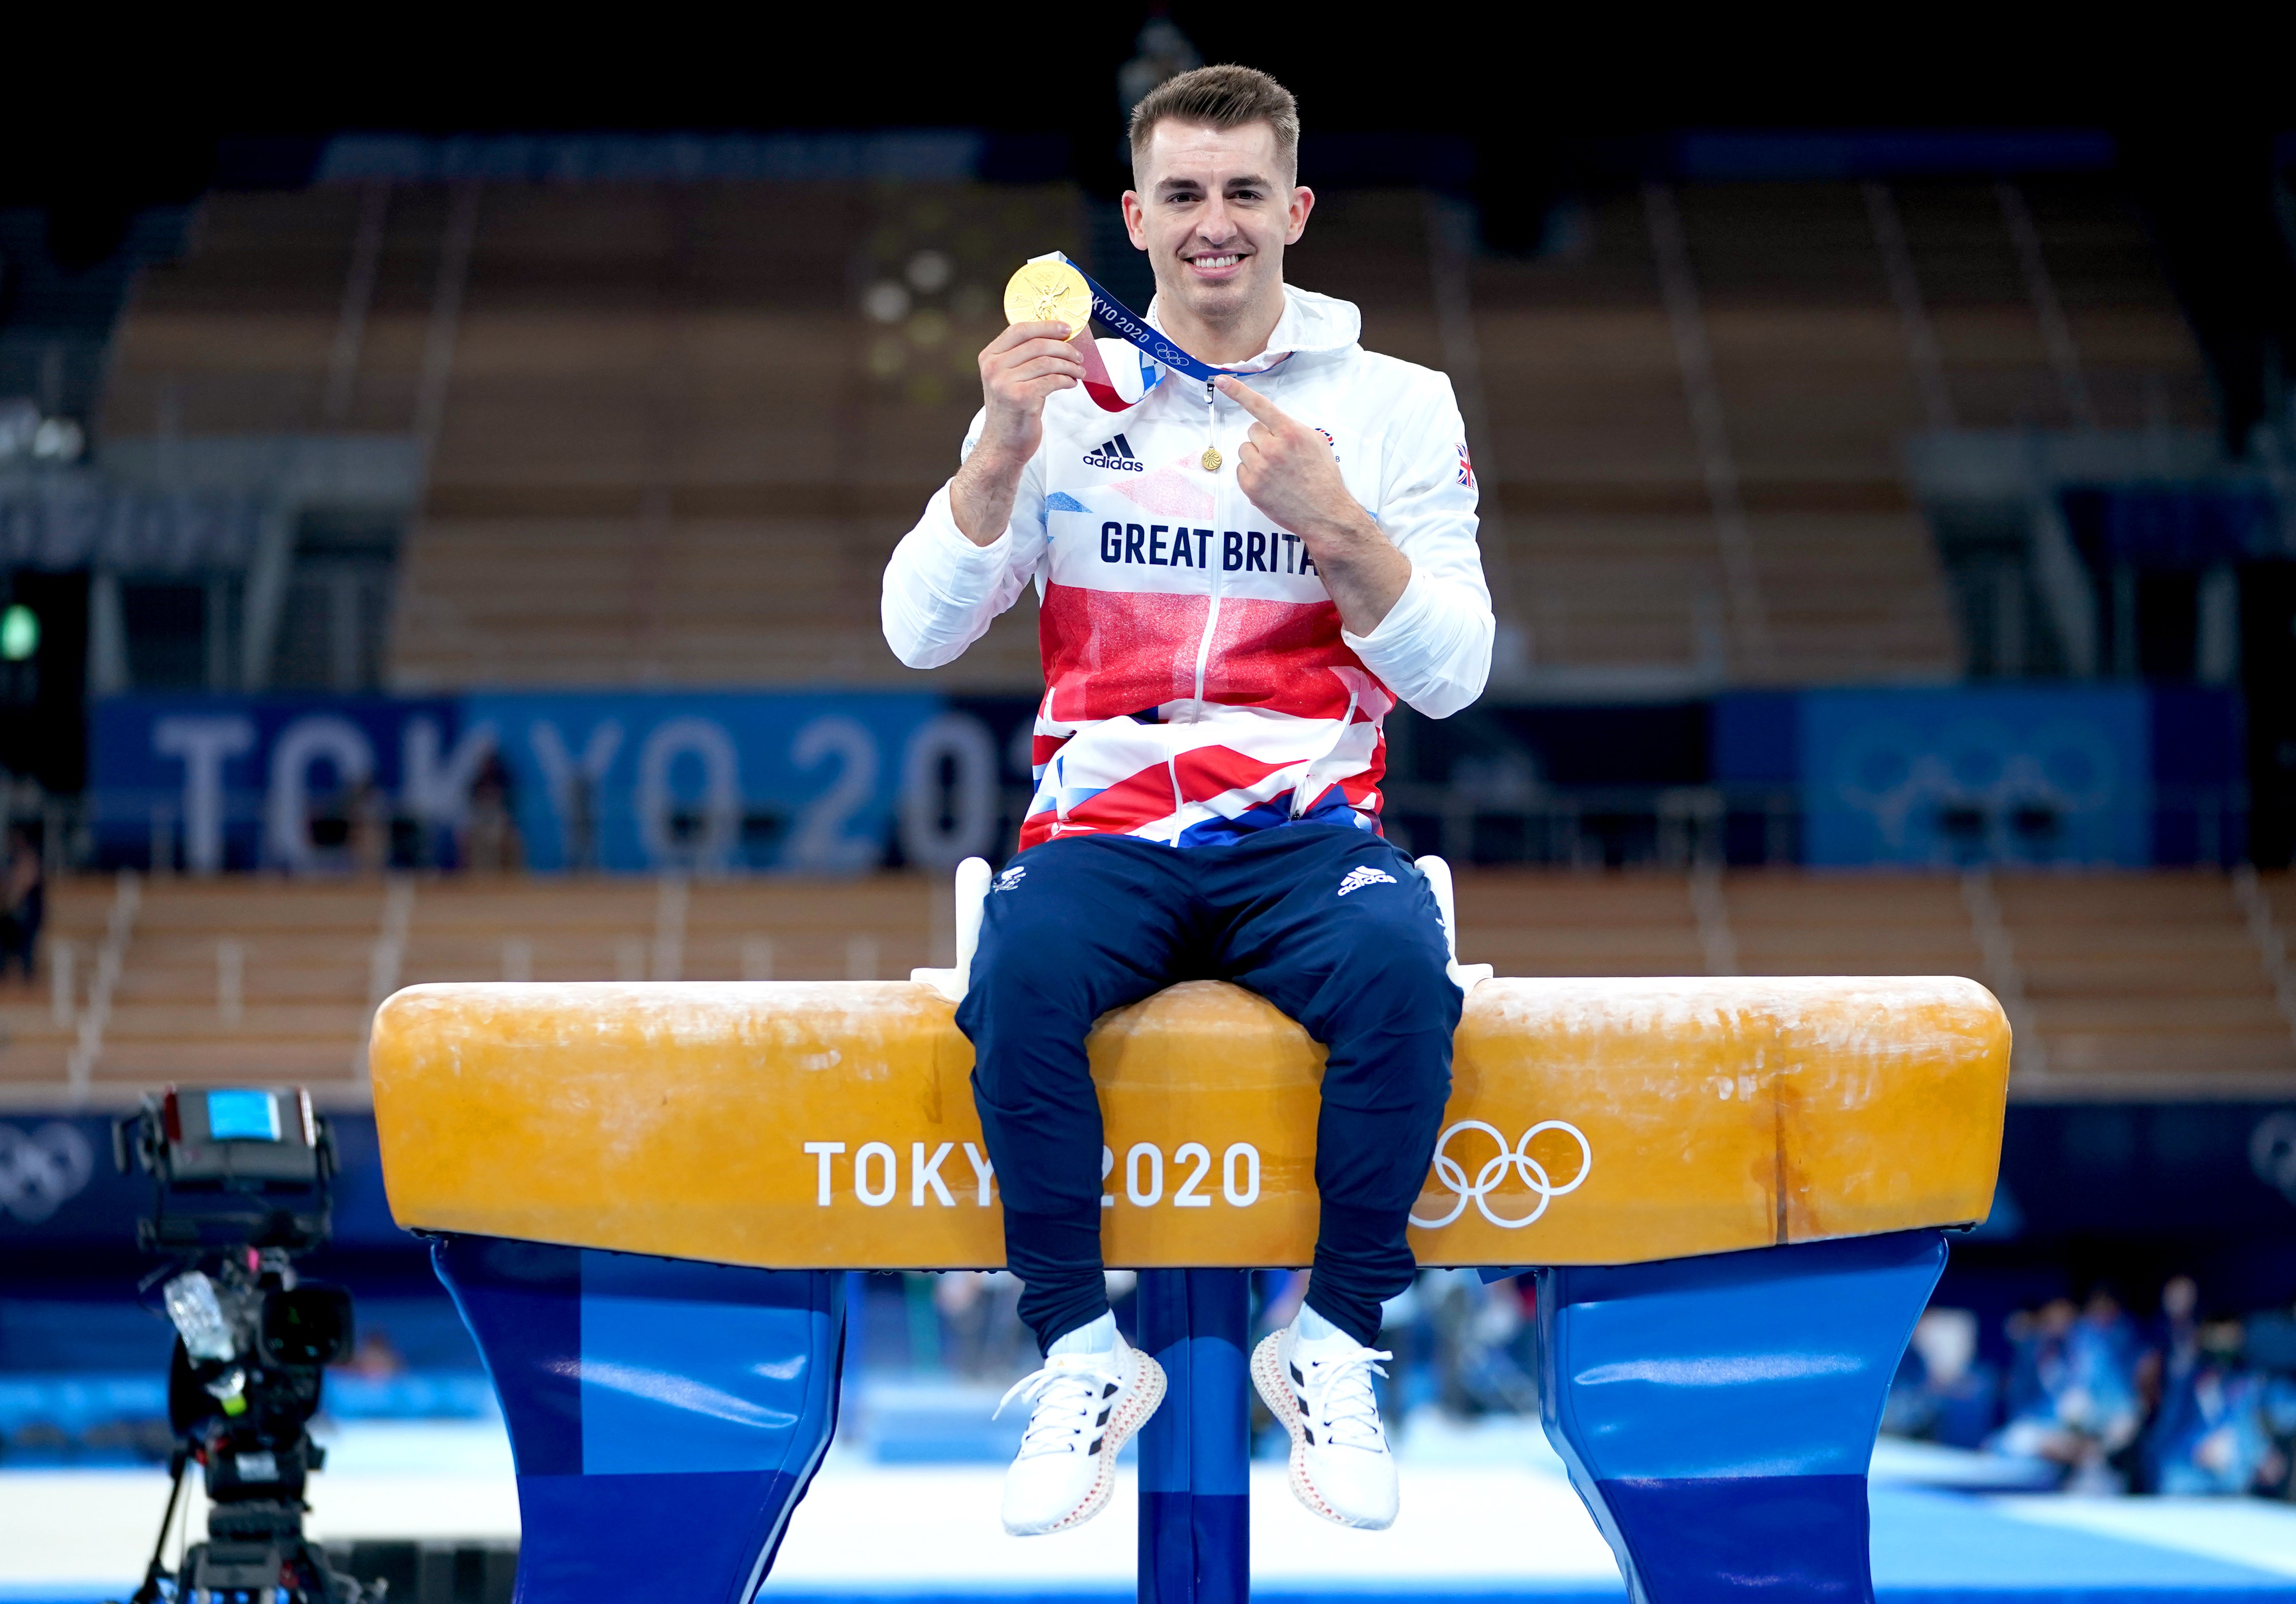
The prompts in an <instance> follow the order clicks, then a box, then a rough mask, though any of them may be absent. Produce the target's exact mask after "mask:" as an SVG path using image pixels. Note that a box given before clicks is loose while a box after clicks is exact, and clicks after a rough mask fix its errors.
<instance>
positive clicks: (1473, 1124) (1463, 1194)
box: [1411, 1119, 1595, 1231]
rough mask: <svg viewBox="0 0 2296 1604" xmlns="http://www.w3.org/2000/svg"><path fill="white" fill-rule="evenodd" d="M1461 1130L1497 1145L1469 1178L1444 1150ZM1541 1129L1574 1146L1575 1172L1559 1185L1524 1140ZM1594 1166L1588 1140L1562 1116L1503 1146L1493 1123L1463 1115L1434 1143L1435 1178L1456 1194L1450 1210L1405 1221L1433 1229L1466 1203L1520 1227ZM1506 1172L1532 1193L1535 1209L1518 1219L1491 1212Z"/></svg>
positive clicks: (1505, 1226) (1505, 1225)
mask: <svg viewBox="0 0 2296 1604" xmlns="http://www.w3.org/2000/svg"><path fill="white" fill-rule="evenodd" d="M1462 1131H1480V1132H1481V1133H1483V1134H1484V1135H1486V1136H1488V1137H1489V1138H1490V1139H1491V1140H1492V1141H1493V1142H1497V1144H1498V1152H1497V1154H1496V1155H1495V1156H1493V1157H1492V1158H1488V1159H1486V1160H1484V1162H1483V1166H1482V1167H1481V1168H1480V1169H1479V1170H1477V1171H1476V1172H1475V1178H1474V1180H1473V1181H1472V1182H1470V1181H1469V1180H1468V1179H1467V1172H1466V1169H1465V1168H1464V1166H1462V1165H1461V1164H1460V1163H1459V1161H1458V1160H1457V1159H1456V1158H1452V1157H1451V1155H1450V1153H1449V1152H1448V1151H1447V1149H1448V1148H1449V1147H1450V1145H1451V1138H1452V1137H1454V1136H1456V1135H1457V1134H1458V1133H1460V1132H1462ZM1546 1131H1562V1132H1564V1133H1567V1134H1568V1135H1569V1136H1570V1140H1571V1141H1573V1142H1577V1143H1578V1144H1579V1173H1578V1174H1575V1175H1573V1176H1571V1177H1570V1180H1568V1181H1566V1182H1564V1183H1562V1185H1560V1186H1557V1185H1555V1184H1554V1182H1553V1181H1552V1180H1551V1179H1550V1178H1549V1177H1548V1175H1547V1174H1546V1166H1545V1165H1543V1164H1541V1163H1539V1161H1538V1159H1536V1158H1532V1157H1531V1156H1530V1144H1531V1143H1532V1142H1534V1141H1536V1140H1537V1139H1538V1136H1539V1135H1540V1134H1541V1133H1543V1132H1546ZM1594 1167H1595V1150H1594V1148H1593V1147H1592V1146H1591V1145H1589V1144H1588V1142H1587V1136H1586V1133H1584V1132H1583V1131H1581V1130H1579V1127H1578V1126H1577V1125H1571V1124H1570V1123H1569V1122H1567V1121H1565V1120H1560V1119H1542V1120H1540V1121H1539V1122H1538V1124H1537V1125H1533V1126H1531V1127H1530V1129H1529V1130H1528V1131H1525V1132H1524V1133H1522V1140H1521V1141H1520V1142H1516V1143H1515V1144H1514V1145H1513V1147H1509V1146H1508V1145H1507V1139H1506V1138H1505V1137H1504V1136H1502V1135H1500V1134H1499V1131H1498V1127H1497V1125H1486V1124H1485V1123H1484V1122H1483V1121H1481V1120H1480V1119H1463V1120H1461V1121H1460V1122H1459V1123H1458V1124H1456V1125H1453V1126H1452V1127H1451V1128H1450V1129H1449V1130H1447V1131H1446V1132H1444V1133H1443V1134H1442V1135H1440V1136H1439V1137H1438V1138H1436V1141H1435V1174H1436V1176H1437V1178H1438V1179H1439V1180H1440V1181H1441V1182H1442V1183H1443V1184H1444V1185H1446V1186H1447V1187H1449V1188H1450V1189H1451V1191H1453V1192H1454V1193H1455V1194H1456V1198H1455V1200H1454V1201H1453V1203H1452V1205H1451V1208H1450V1212H1449V1213H1447V1214H1446V1215H1443V1216H1442V1217H1441V1218H1440V1219H1435V1220H1423V1219H1421V1218H1420V1217H1419V1216H1418V1215H1412V1216H1411V1223H1413V1224H1414V1225H1416V1226H1418V1227H1419V1228H1420V1229H1421V1230H1422V1231H1436V1230H1439V1229H1440V1228H1441V1227H1443V1226H1446V1225H1448V1224H1449V1223H1451V1222H1452V1221H1454V1220H1456V1219H1457V1218H1458V1217H1459V1216H1460V1215H1463V1214H1464V1213H1466V1212H1467V1205H1468V1204H1470V1203H1472V1204H1473V1205H1474V1206H1475V1207H1476V1209H1477V1211H1478V1212H1480V1214H1481V1215H1482V1216H1483V1218H1485V1219H1486V1220H1488V1221H1489V1222H1490V1223H1492V1224H1494V1225H1496V1226H1497V1227H1498V1228H1499V1229H1500V1230H1502V1231H1521V1229H1522V1228H1523V1227H1524V1226H1526V1225H1528V1224H1529V1223H1531V1222H1532V1221H1534V1220H1536V1219H1538V1216H1539V1215H1543V1214H1545V1213H1546V1206H1547V1205H1548V1204H1549V1203H1552V1202H1554V1199H1557V1198H1559V1197H1562V1195H1563V1194H1565V1193H1566V1192H1574V1191H1578V1190H1579V1186H1580V1185H1581V1184H1582V1183H1584V1182H1585V1181H1586V1179H1587V1174H1588V1172H1590V1171H1591V1170H1593V1169H1594ZM1509 1171H1513V1173H1514V1174H1517V1175H1519V1176H1521V1179H1522V1183H1523V1184H1524V1185H1525V1186H1527V1187H1529V1189H1530V1190H1531V1191H1534V1192H1536V1193H1538V1207H1536V1208H1534V1209H1532V1210H1531V1211H1530V1212H1529V1214H1527V1215H1523V1216H1522V1218H1521V1219H1519V1220H1511V1219H1509V1218H1507V1216H1506V1215H1502V1214H1495V1213H1493V1212H1492V1210H1491V1206H1490V1201H1489V1199H1490V1195H1491V1193H1492V1192H1493V1191H1496V1190H1497V1188H1498V1187H1499V1186H1501V1185H1502V1184H1504V1183H1505V1181H1506V1178H1507V1174H1508V1172H1509Z"/></svg>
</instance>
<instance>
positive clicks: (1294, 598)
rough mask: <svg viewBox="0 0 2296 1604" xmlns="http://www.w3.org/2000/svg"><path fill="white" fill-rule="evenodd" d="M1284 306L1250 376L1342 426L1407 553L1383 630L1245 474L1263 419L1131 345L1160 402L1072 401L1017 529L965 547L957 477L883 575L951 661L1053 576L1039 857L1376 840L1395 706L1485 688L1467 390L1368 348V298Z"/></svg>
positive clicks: (1305, 297)
mask: <svg viewBox="0 0 2296 1604" xmlns="http://www.w3.org/2000/svg"><path fill="white" fill-rule="evenodd" d="M1284 299H1285V307H1284V312H1283V317H1282V319H1281V321H1279V322H1278V323H1277V324H1276V325H1275V332H1274V334H1273V335H1272V336H1271V337H1270V339H1269V340H1268V347H1267V351H1266V352H1265V353H1263V354H1262V355H1261V356H1259V357H1258V358H1256V359H1254V360H1253V361H1252V362H1250V363H1246V364H1241V366H1242V369H1243V370H1244V371H1245V372H1248V373H1249V374H1250V377H1249V379H1248V382H1249V383H1251V386H1252V387H1253V388H1254V389H1258V390H1259V392H1260V393H1261V394H1263V395H1265V396H1267V397H1268V398H1269V399H1270V400H1272V401H1274V402H1275V405H1278V406H1280V407H1282V408H1283V410H1284V411H1285V412H1286V413H1289V414H1290V415H1291V416H1292V417H1293V418H1295V419H1297V420H1298V421H1300V422H1303V423H1307V424H1309V425H1311V426H1313V427H1314V428H1315V429H1316V430H1317V432H1319V433H1321V434H1322V435H1323V436H1324V438H1325V439H1327V440H1329V441H1330V442H1331V446H1332V450H1333V454H1335V455H1336V456H1337V457H1338V459H1339V463H1340V471H1341V475H1342V477H1343V478H1344V479H1346V481H1347V487H1348V489H1349V492H1350V493H1352V494H1353V495H1354V496H1355V498H1356V499H1357V501H1358V502H1360V503H1362V504H1363V506H1364V508H1365V510H1366V511H1369V512H1370V513H1371V515H1372V516H1373V517H1374V519H1375V520H1378V523H1379V526H1380V528H1382V530H1383V531H1384V532H1385V533H1386V535H1387V537H1388V538H1389V539H1390V540H1391V541H1393V542H1394V543H1395V544H1396V546H1397V547H1398V549H1399V550H1400V551H1401V552H1403V554H1404V556H1406V558H1408V559H1409V560H1410V562H1411V579H1410V583H1409V584H1408V585H1406V587H1405V589H1404V592H1403V594H1402V596H1401V597H1400V598H1398V601H1396V603H1395V606H1394V607H1393V608H1392V609H1391V610H1390V611H1389V613H1388V615H1387V616H1386V618H1383V619H1382V620H1381V621H1380V624H1379V626H1378V627H1377V628H1376V629H1374V631H1373V632H1372V633H1371V634H1368V635H1356V634H1349V633H1348V632H1347V631H1345V630H1343V629H1342V628H1341V626H1340V615H1339V609H1338V608H1337V607H1336V606H1334V605H1333V601H1332V600H1331V597H1330V595H1329V594H1328V593H1326V592H1325V591H1324V583H1323V580H1322V578H1321V577H1319V576H1318V575H1317V574H1316V568H1315V564H1314V563H1313V561H1310V560H1309V558H1308V552H1307V548H1306V545H1305V544H1304V543H1303V542H1302V541H1301V540H1300V537H1299V536H1298V535H1297V534H1295V533H1293V532H1292V531H1291V530H1288V529H1283V528H1278V527H1277V526H1276V525H1275V523H1274V522H1273V521H1272V520H1270V519H1269V518H1268V517H1267V514H1265V513H1263V512H1261V511H1259V509H1258V508H1257V507H1255V506H1253V505H1252V503H1251V501H1250V500H1249V499H1248V498H1247V497H1246V496H1245V495H1244V494H1243V492H1242V490H1241V489H1240V488H1239V487H1237V485H1236V479H1235V461H1236V452H1237V449H1238V447H1239V446H1241V445H1242V440H1243V437H1244V434H1245V432H1246V430H1249V429H1250V427H1251V414H1250V413H1246V412H1245V411H1244V410H1243V409H1242V407H1241V406H1239V405H1236V404H1235V403H1234V402H1233V401H1231V400H1229V399H1228V398H1227V397H1224V396H1218V395H1213V396H1210V397H1208V396H1207V393H1206V392H1207V387H1206V386H1204V385H1201V384H1199V383H1197V382H1196V381H1193V380H1191V379H1189V378H1188V377H1187V376H1186V375H1185V374H1182V373H1177V372H1169V371H1167V370H1165V369H1163V368H1161V367H1160V366H1156V365H1154V364H1150V363H1148V362H1147V361H1146V359H1145V358H1143V357H1140V356H1138V355H1137V354H1136V352H1135V350H1134V348H1132V347H1131V346H1129V345H1127V344H1125V343H1123V342H1122V341H1120V340H1102V341H1101V342H1100V348H1101V351H1102V354H1103V356H1104V357H1105V358H1106V359H1107V365H1108V367H1109V370H1110V372H1111V374H1113V375H1116V376H1117V381H1118V383H1119V385H1120V386H1123V387H1124V389H1123V393H1124V396H1125V397H1126V398H1129V392H1130V389H1131V388H1132V386H1133V384H1135V383H1137V384H1139V385H1140V386H1142V387H1144V394H1143V395H1142V396H1141V397H1140V399H1139V400H1138V401H1137V402H1136V403H1134V404H1133V405H1131V406H1130V407H1129V408H1128V410H1126V411H1123V412H1119V413H1110V412H1103V411H1102V410H1101V409H1100V408H1099V407H1098V406H1096V405H1094V403H1093V402H1092V401H1091V400H1090V399H1089V397H1087V395H1086V393H1085V391H1084V390H1083V389H1082V388H1081V387H1078V389H1070V390H1062V391H1061V392H1059V393H1057V394H1055V395H1054V396H1053V397H1050V398H1049V399H1048V400H1047V401H1046V405H1045V439H1044V444H1043V446H1041V447H1039V448H1038V450H1037V454H1036V455H1035V457H1033V458H1032V459H1031V460H1030V461H1029V466H1028V468H1027V470H1026V471H1025V472H1024V473H1023V475H1022V478H1021V489H1020V494H1019V495H1018V497H1017V498H1016V499H1015V501H1014V503H1013V520H1012V523H1011V524H1010V526H1009V527H1007V528H1006V529H1005V533H1004V534H1003V535H1001V536H998V537H997V538H996V540H995V541H993V542H992V543H990V544H988V545H986V546H976V545H974V544H972V542H971V541H969V540H967V539H966V538H965V537H964V534H963V532H962V531H960V530H959V529H958V528H957V527H956V520H955V518H954V516H953V515H952V514H951V512H950V510H949V493H948V487H947V486H946V485H944V486H943V487H941V488H940V490H939V492H938V493H937V494H935V495H934V496H933V498H932V500H931V502H930V503H928V504H927V506H926V508H925V514H924V517H923V519H922V520H920V521H919V523H918V524H917V526H916V528H914V529H912V530H910V531H909V533H908V534H907V535H906V536H905V537H904V538H903V539H902V541H901V543H900V544H899V546H898V548H897V549H896V550H895V551H894V552H893V558H892V561H891V562H890V564H889V565H888V566H887V567H886V569H885V594H884V625H885V638H886V640H887V641H888V642H890V644H891V646H892V648H893V651H894V653H895V655H896V656H898V658H899V659H901V661H902V662H904V663H906V664H907V665H908V666H909V667H912V668H933V667H939V666H940V665H941V664H943V663H947V662H950V661H952V660H954V659H955V658H956V657H957V656H958V655H959V654H961V653H962V652H963V651H964V649H965V648H966V647H967V646H970V645H971V644H972V642H974V641H977V640H979V639H980V636H981V634H983V633H984V632H985V631H986V630H987V629H988V626H989V623H990V621H991V620H992V619H994V618H996V615H997V614H999V613H1001V612H1003V611H1004V610H1005V609H1006V608H1008V607H1010V606H1012V605H1013V601H1015V600H1016V599H1018V597H1019V595H1020V593H1021V586H1023V585H1029V584H1030V583H1033V584H1034V585H1036V587H1037V597H1038V600H1039V603H1040V606H1039V612H1038V635H1039V640H1040V643H1041V646H1042V649H1043V652H1044V661H1045V698H1044V700H1043V701H1042V702H1041V703H1040V704H1039V705H1038V707H1037V724H1036V742H1035V766H1036V780H1037V790H1036V795H1035V797H1034V798H1033V799H1032V800H1031V801H1030V803H1029V814H1028V817H1027V819H1026V820H1025V821H1024V822H1023V823H1022V825H1021V842H1020V844H1021V847H1033V846H1036V845H1037V844H1038V843H1039V842H1042V841H1046V840H1051V839H1054V838H1056V837H1060V836H1067V835H1096V834H1124V835H1136V836H1142V837H1144V838H1146V839H1150V840H1156V841H1166V842H1169V843H1171V844H1173V845H1175V846H1182V847H1192V846H1200V845H1205V844H1209V843H1214V842H1218V841H1224V840H1232V839H1235V838H1236V837H1237V836H1239V835H1241V834H1242V833H1243V832H1246V831H1253V830H1259V829H1263V828H1266V827H1267V826H1268V825H1271V824H1280V823H1283V822H1287V821H1290V820H1294V819H1311V820H1315V821H1317V822H1333V823H1351V824H1355V825H1357V826H1360V827H1362V828H1364V829H1367V830H1376V829H1378V827H1379V824H1378V820H1379V807H1380V792H1379V785H1380V780H1381V777H1382V774H1383V773H1384V772H1385V768H1386V737H1385V735H1384V734H1383V733H1382V720H1383V719H1384V718H1385V716H1386V715H1387V712H1388V710H1389V709H1390V708H1392V707H1393V706H1394V705H1395V704H1396V702H1397V700H1403V701H1406V702H1408V703H1409V704H1410V705H1411V706H1412V707H1414V708H1417V709H1418V710H1419V711H1421V712H1422V713H1425V714H1427V715H1429V716H1431V717H1436V718H1442V717H1446V716H1448V715H1450V714H1452V713H1456V712H1457V711H1458V710H1459V709H1460V708H1464V707H1465V706H1466V705H1467V704H1468V703H1470V702H1472V701H1473V700H1475V698H1476V697H1477V696H1479V695H1480V694H1481V693H1482V689H1483V683H1484V681H1485V680H1486V679H1487V678H1488V675H1489V673H1490V660H1491V638H1492V633H1493V632H1492V620H1491V604H1490V593H1489V591H1488V589H1487V588H1486V587H1485V585H1484V583H1483V570H1482V563H1481V560H1480V554H1479V553H1478V552H1477V550H1476V546H1475V477H1474V471H1473V469H1472V466H1471V465H1470V464H1469V462H1468V458H1467V447H1466V445H1465V443H1464V442H1465V438H1466V435H1465V431H1464V430H1463V429H1462V428H1461V427H1460V422H1459V411H1458V406H1457V404H1456V402H1455V401H1454V400H1453V398H1452V395H1451V385H1450V381H1448V380H1447V379H1446V378H1445V377H1444V376H1443V375H1442V374H1440V373H1438V372H1431V370H1429V369H1426V368H1423V367H1418V366H1415V364H1411V363H1408V362H1398V361H1397V360H1396V359H1394V358H1393V357H1390V356H1377V355H1375V354H1374V353H1372V352H1369V351H1366V350H1365V349H1364V348H1362V346H1360V345H1359V344H1357V336H1358V335H1359V334H1360V332H1361V330H1362V318H1361V316H1360V315H1359V314H1358V313H1357V310H1356V308H1355V307H1353V306H1351V305H1350V304H1349V303H1348V302H1346V301H1342V300H1335V299H1332V298H1330V297H1328V296H1322V295H1316V294H1312V293H1309V292H1308V291H1300V290H1293V289H1288V288H1287V289H1286V290H1285V291H1284ZM1148 321H1149V322H1151V323H1155V322H1156V308H1155V307H1154V306H1153V305H1151V306H1150V307H1149V311H1148ZM981 418H982V414H976V415H975V416H974V418H973V421H972V430H970V431H969V432H968V434H967V435H966V438H965V442H964V451H965V453H966V454H971V452H972V448H973V446H974V445H975V444H976V443H977V442H978V440H979V439H980V429H981ZM1207 445H1210V446H1217V447H1218V451H1219V454H1220V456H1221V458H1222V462H1221V464H1220V467H1219V470H1218V471H1217V472H1210V471H1206V470H1205V469H1204V467H1203V464H1202V458H1203V454H1204V448H1205V446H1207Z"/></svg>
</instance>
